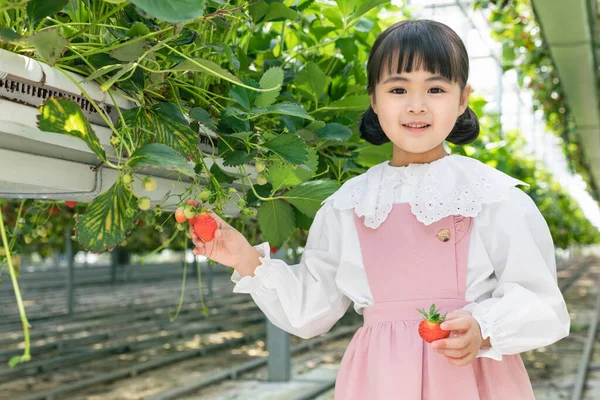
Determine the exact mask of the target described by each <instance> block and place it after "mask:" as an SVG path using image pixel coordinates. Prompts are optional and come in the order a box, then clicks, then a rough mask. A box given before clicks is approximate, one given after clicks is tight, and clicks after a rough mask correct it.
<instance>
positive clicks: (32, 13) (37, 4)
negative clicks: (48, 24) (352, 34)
mask: <svg viewBox="0 0 600 400" xmlns="http://www.w3.org/2000/svg"><path fill="white" fill-rule="evenodd" d="M68 2H69V0H31V1H30V2H29V3H27V15H28V16H29V19H30V20H31V21H32V22H33V24H34V25H37V24H38V23H39V22H40V21H41V20H43V19H44V18H46V17H47V16H49V15H54V14H56V13H57V12H59V11H60V10H62V9H63V7H64V6H66V5H67V3H68Z"/></svg>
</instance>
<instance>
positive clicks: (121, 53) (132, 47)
mask: <svg viewBox="0 0 600 400" xmlns="http://www.w3.org/2000/svg"><path fill="white" fill-rule="evenodd" d="M145 51H146V48H145V43H144V42H143V41H138V42H132V43H129V44H127V45H126V46H123V47H119V48H118V49H115V50H113V51H111V52H110V56H111V57H112V58H116V59H117V60H119V61H125V62H129V61H135V60H137V59H139V58H140V57H141V56H142V55H143V54H144V52H145Z"/></svg>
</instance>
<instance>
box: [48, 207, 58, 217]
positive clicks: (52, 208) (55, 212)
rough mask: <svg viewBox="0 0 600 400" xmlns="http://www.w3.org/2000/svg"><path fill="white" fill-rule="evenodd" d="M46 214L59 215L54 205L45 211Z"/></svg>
mask: <svg viewBox="0 0 600 400" xmlns="http://www.w3.org/2000/svg"><path fill="white" fill-rule="evenodd" d="M46 213H47V214H48V215H56V214H60V208H58V207H55V206H54V205H52V206H50V208H48V209H47V210H46Z"/></svg>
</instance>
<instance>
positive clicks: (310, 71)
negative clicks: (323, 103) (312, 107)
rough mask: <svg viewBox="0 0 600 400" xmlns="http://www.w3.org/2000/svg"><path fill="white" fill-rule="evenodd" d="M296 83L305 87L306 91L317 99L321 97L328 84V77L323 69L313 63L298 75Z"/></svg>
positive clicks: (307, 65)
mask: <svg viewBox="0 0 600 400" xmlns="http://www.w3.org/2000/svg"><path fill="white" fill-rule="evenodd" d="M296 82H297V83H298V84H299V85H300V86H304V87H305V88H306V90H308V91H309V92H310V93H312V94H313V96H314V97H315V98H317V99H318V98H319V97H321V94H323V91H324V90H325V85H326V84H327V76H326V75H325V73H324V72H323V71H321V68H319V66H318V65H317V64H315V63H313V62H309V63H308V64H306V66H305V67H304V69H303V70H302V71H301V72H300V73H299V74H298V77H297V78H296Z"/></svg>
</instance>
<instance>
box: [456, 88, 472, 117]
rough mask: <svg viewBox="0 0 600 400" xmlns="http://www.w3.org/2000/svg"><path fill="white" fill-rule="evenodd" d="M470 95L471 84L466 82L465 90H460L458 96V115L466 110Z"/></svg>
mask: <svg viewBox="0 0 600 400" xmlns="http://www.w3.org/2000/svg"><path fill="white" fill-rule="evenodd" d="M470 95H471V85H470V84H467V86H465V90H464V91H463V92H462V95H461V97H460V106H459V107H458V111H459V113H458V115H459V116H460V115H462V114H463V113H464V112H465V111H466V110H467V107H468V106H469V96H470Z"/></svg>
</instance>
